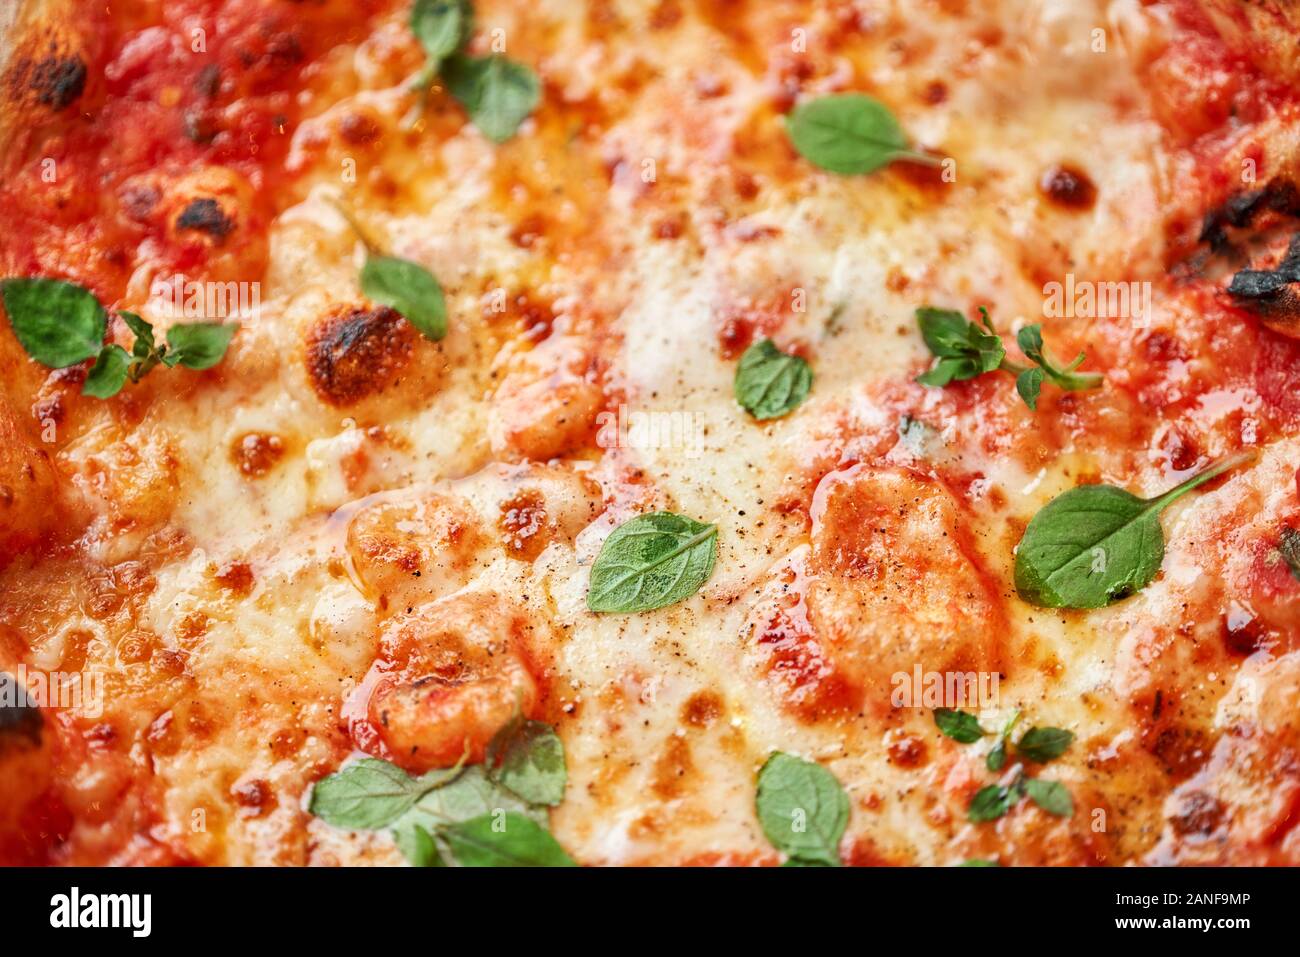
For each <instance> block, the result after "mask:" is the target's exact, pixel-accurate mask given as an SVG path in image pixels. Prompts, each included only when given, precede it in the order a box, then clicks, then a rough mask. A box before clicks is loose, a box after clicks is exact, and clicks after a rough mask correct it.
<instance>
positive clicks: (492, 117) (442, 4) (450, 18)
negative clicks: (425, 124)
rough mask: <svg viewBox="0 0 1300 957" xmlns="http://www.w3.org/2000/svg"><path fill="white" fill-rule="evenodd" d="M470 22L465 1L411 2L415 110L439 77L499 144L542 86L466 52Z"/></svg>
mask: <svg viewBox="0 0 1300 957" xmlns="http://www.w3.org/2000/svg"><path fill="white" fill-rule="evenodd" d="M473 18H474V12H473V7H472V6H471V4H470V3H469V2H468V0H416V3H415V6H414V7H412V8H411V32H412V33H414V34H415V38H416V39H417V40H419V41H420V45H421V46H422V47H423V48H424V53H425V65H424V69H422V70H421V71H420V75H419V77H417V79H416V81H415V85H416V88H417V89H418V90H419V91H420V106H421V108H422V107H423V102H424V99H425V98H426V97H427V96H428V91H429V87H430V85H431V84H432V83H433V81H434V79H435V78H436V77H438V76H439V75H441V76H442V79H443V82H444V83H446V85H447V90H448V91H449V92H450V93H451V95H452V96H454V97H455V98H456V100H457V101H458V102H459V103H460V105H461V106H462V107H464V109H465V112H466V113H468V114H469V118H470V120H471V121H473V123H474V125H475V126H476V127H477V128H478V130H479V132H480V133H482V134H483V135H484V136H486V137H487V138H488V139H490V140H491V141H492V142H494V143H504V142H505V141H506V140H508V139H510V137H512V136H514V135H515V133H516V132H518V130H519V126H520V124H521V123H523V121H524V120H526V119H527V118H528V117H529V116H530V115H531V114H532V112H533V110H535V109H536V108H537V104H538V102H539V101H540V100H541V96H542V85H541V82H540V81H539V80H538V78H537V74H536V73H534V72H533V71H532V70H531V69H530V68H529V67H527V66H525V65H524V64H522V63H516V62H515V61H513V60H509V59H507V58H506V57H504V56H501V55H499V54H493V55H491V56H484V57H477V56H470V55H469V54H467V53H465V52H464V47H465V44H466V43H468V42H469V38H470V33H471V31H472V28H473ZM394 308H396V307H394Z"/></svg>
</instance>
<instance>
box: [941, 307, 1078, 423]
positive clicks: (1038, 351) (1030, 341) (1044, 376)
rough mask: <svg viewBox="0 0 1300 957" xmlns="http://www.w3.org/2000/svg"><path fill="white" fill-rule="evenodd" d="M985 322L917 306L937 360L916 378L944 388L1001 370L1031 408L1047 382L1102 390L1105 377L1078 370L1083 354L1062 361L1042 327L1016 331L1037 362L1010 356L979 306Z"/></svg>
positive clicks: (1067, 387)
mask: <svg viewBox="0 0 1300 957" xmlns="http://www.w3.org/2000/svg"><path fill="white" fill-rule="evenodd" d="M980 317H981V321H982V322H983V326H979V325H976V324H975V323H973V322H971V321H969V320H968V319H967V318H966V317H965V316H963V315H962V314H961V313H960V312H957V311H956V310H954V309H936V308H934V307H932V306H923V307H922V308H920V309H917V310H916V322H917V325H918V326H919V327H920V330H921V338H922V339H924V340H925V344H926V346H927V347H928V348H929V350H930V352H931V354H933V355H934V356H935V357H936V358H937V359H938V361H937V362H935V364H934V365H933V366H932V367H931V368H930V369H929V370H928V371H926V372H923V373H921V375H919V376H917V377H916V381H917V382H919V383H921V385H929V386H940V387H942V386H945V385H947V384H948V383H950V382H956V381H960V380H963V379H974V378H975V377H976V376H981V375H984V374H985V373H987V372H994V371H997V370H1001V371H1003V372H1010V373H1011V374H1012V375H1014V376H1015V377H1016V391H1017V392H1018V393H1019V394H1020V397H1021V398H1022V399H1023V400H1024V402H1025V405H1027V406H1029V408H1030V409H1031V410H1034V411H1037V409H1038V396H1039V393H1040V392H1041V391H1042V388H1043V381H1044V380H1047V381H1049V382H1051V383H1053V384H1054V385H1056V386H1057V387H1058V388H1061V389H1065V390H1068V391H1075V390H1078V389H1098V388H1101V384H1102V376H1101V374H1100V373H1096V372H1076V371H1075V370H1076V369H1078V368H1079V366H1081V365H1082V364H1083V361H1084V358H1085V356H1084V353H1082V352H1080V353H1079V354H1078V356H1076V357H1075V359H1074V361H1072V362H1071V363H1070V364H1069V365H1066V366H1060V365H1058V364H1057V363H1056V362H1055V361H1054V360H1053V359H1052V358H1051V357H1050V356H1049V355H1048V353H1047V350H1046V349H1045V347H1044V346H1043V330H1042V327H1041V326H1040V325H1037V324H1035V325H1032V326H1025V327H1024V328H1023V329H1021V330H1020V332H1018V333H1017V334H1016V342H1017V344H1018V345H1019V346H1020V351H1021V352H1023V353H1024V354H1025V357H1026V358H1027V359H1029V360H1030V361H1031V362H1032V363H1034V364H1033V365H1029V366H1027V365H1025V364H1024V363H1020V362H1014V361H1012V360H1011V359H1008V358H1007V350H1006V347H1005V346H1004V345H1003V344H1002V337H1001V336H999V335H998V333H997V330H995V329H994V328H993V323H992V321H991V320H990V319H989V313H988V310H987V309H985V308H984V307H983V306H981V307H980Z"/></svg>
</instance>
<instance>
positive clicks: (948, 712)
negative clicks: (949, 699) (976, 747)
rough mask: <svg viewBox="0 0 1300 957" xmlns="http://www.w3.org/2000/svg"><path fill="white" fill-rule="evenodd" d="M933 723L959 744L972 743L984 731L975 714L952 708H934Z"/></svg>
mask: <svg viewBox="0 0 1300 957" xmlns="http://www.w3.org/2000/svg"><path fill="white" fill-rule="evenodd" d="M934 723H935V724H936V725H938V727H939V730H940V731H942V732H943V733H944V734H946V735H947V736H948V737H950V738H952V739H953V740H954V741H957V742H960V743H961V744H974V743H975V742H976V741H978V740H979V739H980V738H982V737H984V733H985V732H984V729H983V728H981V727H980V723H979V720H978V719H977V718H976V717H975V715H973V714H968V713H967V712H965V711H955V710H953V709H952V708H936V709H935V710H934Z"/></svg>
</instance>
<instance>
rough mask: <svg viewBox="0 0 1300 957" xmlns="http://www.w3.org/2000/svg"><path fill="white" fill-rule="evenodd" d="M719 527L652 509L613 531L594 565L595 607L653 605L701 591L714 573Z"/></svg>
mask: <svg viewBox="0 0 1300 957" xmlns="http://www.w3.org/2000/svg"><path fill="white" fill-rule="evenodd" d="M717 555H718V527H717V526H716V525H706V524H704V523H703V522H696V521H693V520H692V519H689V518H686V517H685V516H682V515H674V514H673V513H672V512H650V513H649V514H647V515H638V516H637V517H636V518H633V519H630V520H629V521H626V522H624V523H623V524H622V525H620V526H619V527H618V528H616V529H614V531H613V532H611V533H610V535H609V537H608V538H607V539H605V544H604V545H602V546H601V549H600V554H599V555H597V556H596V562H595V564H594V565H593V566H592V568H591V583H590V584H589V585H588V587H587V607H588V608H589V609H591V610H592V611H612V612H637V611H652V610H653V609H655V608H663V607H664V606H665V605H672V604H675V603H677V602H679V601H681V600H682V599H684V598H687V597H689V596H690V595H693V594H695V592H696V591H697V590H699V588H700V586H701V585H703V584H704V583H705V582H706V581H708V580H709V576H710V575H712V574H713V563H714V562H715V561H716V560H717Z"/></svg>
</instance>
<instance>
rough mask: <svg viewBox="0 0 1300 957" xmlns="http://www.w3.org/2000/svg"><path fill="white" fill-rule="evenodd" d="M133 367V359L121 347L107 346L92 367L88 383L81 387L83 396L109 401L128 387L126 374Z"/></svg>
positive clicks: (87, 379)
mask: <svg viewBox="0 0 1300 957" xmlns="http://www.w3.org/2000/svg"><path fill="white" fill-rule="evenodd" d="M130 365H131V357H130V356H129V355H127V352H126V350H125V349H123V348H122V347H121V346H119V345H107V346H104V348H103V349H101V350H100V351H99V358H98V359H96V360H95V364H94V365H93V366H91V367H90V372H89V373H88V374H87V375H86V381H85V383H83V384H82V386H81V394H82V395H88V396H91V397H92V398H96V399H109V398H112V397H113V396H115V395H117V394H118V393H119V392H121V391H122V386H124V385H126V372H127V369H128V368H129V367H130Z"/></svg>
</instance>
